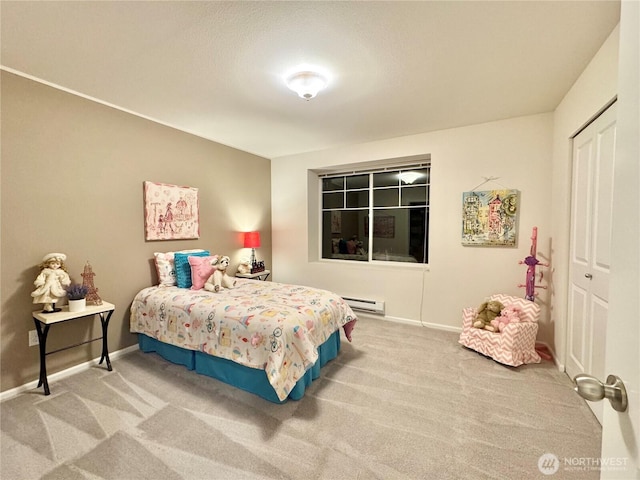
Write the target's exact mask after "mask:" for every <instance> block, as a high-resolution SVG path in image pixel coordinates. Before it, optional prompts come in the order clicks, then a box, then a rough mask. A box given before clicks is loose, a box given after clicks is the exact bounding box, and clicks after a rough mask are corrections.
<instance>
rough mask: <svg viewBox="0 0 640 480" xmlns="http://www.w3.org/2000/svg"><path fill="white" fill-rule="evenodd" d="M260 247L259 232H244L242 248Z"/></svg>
mask: <svg viewBox="0 0 640 480" xmlns="http://www.w3.org/2000/svg"><path fill="white" fill-rule="evenodd" d="M258 247H260V232H245V234H244V248H258Z"/></svg>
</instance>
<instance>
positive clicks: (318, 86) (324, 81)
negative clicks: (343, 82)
mask: <svg viewBox="0 0 640 480" xmlns="http://www.w3.org/2000/svg"><path fill="white" fill-rule="evenodd" d="M284 83H285V84H286V85H287V87H289V88H290V89H291V90H293V91H294V92H296V93H297V94H298V96H299V97H300V98H304V99H305V100H310V99H312V98H313V97H315V96H316V95H317V94H318V92H320V91H321V90H324V89H325V88H326V87H327V85H328V84H329V76H328V75H326V74H325V73H322V72H320V71H318V70H315V69H312V68H310V67H308V66H301V67H298V68H297V69H295V70H293V71H292V72H290V73H288V74H287V75H285V76H284Z"/></svg>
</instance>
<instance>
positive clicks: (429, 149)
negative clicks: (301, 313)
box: [271, 113, 553, 334]
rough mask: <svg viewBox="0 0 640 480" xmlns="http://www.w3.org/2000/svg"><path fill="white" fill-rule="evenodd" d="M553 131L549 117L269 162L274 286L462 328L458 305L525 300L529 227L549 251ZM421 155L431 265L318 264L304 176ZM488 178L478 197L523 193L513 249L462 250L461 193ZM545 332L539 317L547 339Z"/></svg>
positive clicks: (307, 182)
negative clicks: (310, 289)
mask: <svg viewBox="0 0 640 480" xmlns="http://www.w3.org/2000/svg"><path fill="white" fill-rule="evenodd" d="M552 129H553V117H552V115H551V114H550V113H549V114H540V115H532V116H526V117H519V118H514V119H510V120H503V121H499V122H491V123H485V124H481V125H473V126H469V127H463V128H454V129H449V130H442V131H437V132H431V133H423V134H420V135H410V136H406V137H400V138H394V139H390V140H385V141H379V142H371V143H366V144H361V145H353V146H347V147H342V148H336V149H331V150H326V151H321V152H313V153H307V154H302V155H296V156H292V157H282V158H277V159H274V160H273V161H272V174H271V175H272V194H271V195H272V208H273V243H274V249H273V258H274V264H275V265H277V269H276V271H275V272H274V275H275V276H274V279H275V280H276V281H284V282H292V283H308V284H312V285H316V286H319V287H323V288H327V289H331V290H333V291H335V292H337V293H339V294H342V295H346V296H355V297H360V298H371V299H375V300H384V301H385V302H386V310H387V312H386V314H387V317H388V318H390V319H394V320H397V321H404V322H410V323H419V322H421V323H423V324H424V325H430V326H436V327H439V328H447V329H452V330H454V329H459V327H460V326H461V311H462V309H463V308H464V307H466V306H476V305H479V304H480V303H481V302H482V301H483V299H484V298H485V297H486V296H488V295H490V294H492V293H496V292H503V293H508V294H513V295H518V296H520V295H524V291H523V289H519V288H518V284H519V283H523V282H524V279H525V272H526V268H524V267H523V266H522V265H519V264H518V262H519V261H520V260H523V259H524V258H525V257H526V256H527V255H528V252H529V248H530V244H531V242H530V237H531V230H532V227H534V226H537V227H538V229H539V239H538V247H539V248H538V250H539V252H541V253H542V254H543V255H547V256H548V255H549V253H550V252H549V245H550V240H549V238H550V237H549V236H550V211H551V207H552V205H551V198H550V187H551V146H552V144H551V139H552ZM419 154H431V162H432V170H431V172H432V173H431V180H432V187H431V198H430V200H431V210H430V248H429V250H430V252H429V258H430V264H429V266H428V267H427V268H423V267H420V266H417V265H410V264H396V265H377V266H376V265H368V264H362V263H360V262H343V261H338V260H316V259H317V257H318V255H317V253H316V252H313V251H311V250H310V249H312V248H314V247H313V245H317V236H318V235H319V222H318V221H316V220H315V219H314V218H313V213H314V211H315V209H316V208H317V207H315V206H312V207H308V205H309V204H310V200H309V197H311V201H312V202H313V200H314V199H317V196H318V194H317V193H315V192H317V190H315V191H314V188H316V189H317V181H315V182H314V180H313V178H311V179H310V180H308V177H309V173H308V172H309V170H314V169H320V168H325V167H330V166H334V165H340V164H352V163H359V162H366V161H372V160H380V159H385V158H398V157H406V156H412V155H419ZM489 176H496V177H499V179H498V180H497V183H496V182H491V183H488V184H486V185H483V186H482V187H481V189H482V190H491V189H495V188H501V186H506V187H508V188H514V189H518V190H520V192H521V208H520V221H519V229H518V236H519V240H518V245H517V247H515V248H495V247H494V248H479V247H463V246H462V245H461V222H462V193H463V192H465V191H469V190H472V189H474V187H476V186H477V185H478V184H480V183H482V182H483V180H484V179H483V177H489ZM309 192H312V193H311V194H310V193H309ZM316 203H317V200H316ZM314 237H316V238H314ZM541 301H542V302H543V303H545V304H546V292H544V291H543V292H541ZM548 328H550V327H549V324H548V321H546V317H545V321H543V323H542V331H543V334H544V331H545V330H546V329H548Z"/></svg>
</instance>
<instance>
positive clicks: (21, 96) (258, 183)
mask: <svg viewBox="0 0 640 480" xmlns="http://www.w3.org/2000/svg"><path fill="white" fill-rule="evenodd" d="M1 81H2V92H1V93H2V96H1V98H2V118H1V120H2V124H1V128H2V132H1V133H2V164H1V167H2V177H1V186H2V191H1V192H2V197H1V209H2V210H1V211H2V217H1V233H2V237H1V240H2V244H1V267H2V273H1V286H2V289H1V295H2V297H1V308H2V310H1V313H2V317H1V320H0V327H1V336H0V338H1V350H0V355H1V377H0V383H1V388H2V391H5V390H8V389H11V388H13V387H16V386H19V385H23V384H25V383H28V382H30V381H33V380H37V378H38V372H39V361H38V358H39V357H38V347H28V331H29V330H32V329H34V324H33V321H32V319H31V312H32V311H33V310H36V309H37V308H39V307H40V306H39V305H33V304H32V303H31V297H30V292H31V291H32V290H33V281H34V279H35V277H36V275H37V274H38V271H39V270H38V268H37V264H38V263H39V262H40V261H41V259H42V257H43V255H44V254H46V253H48V252H52V251H61V252H63V253H66V254H67V255H68V261H67V267H68V270H69V273H70V274H71V276H72V277H75V278H76V279H77V280H78V281H81V280H82V278H81V277H80V273H81V272H82V268H83V266H84V263H85V262H86V261H87V260H89V261H90V262H91V264H92V266H93V269H94V271H95V273H96V277H95V284H96V286H97V287H98V288H99V293H100V295H101V296H102V298H103V299H105V300H107V301H109V302H111V303H114V304H116V311H115V313H114V315H113V317H112V320H111V325H110V328H109V337H108V338H109V346H110V351H112V352H113V351H116V350H119V349H122V348H124V347H127V346H130V345H132V344H134V343H135V341H136V339H135V337H134V336H133V335H131V334H130V333H129V327H128V315H129V305H130V303H131V301H132V299H133V297H134V295H135V294H136V292H137V291H138V290H139V289H141V288H143V287H146V286H148V285H151V282H152V279H155V275H154V274H153V269H152V267H151V264H150V259H151V258H152V257H153V252H154V251H172V250H177V249H184V248H200V247H202V248H207V249H210V250H211V251H213V252H215V253H224V254H228V255H230V256H231V257H232V266H233V270H234V271H235V267H236V266H237V263H238V262H239V261H240V260H241V259H242V258H244V257H246V256H247V255H248V251H247V250H245V249H242V245H241V242H240V240H239V232H242V231H246V230H252V229H258V230H260V231H261V233H262V247H261V248H260V249H259V251H258V254H259V257H260V258H261V259H264V260H265V261H266V263H267V265H271V214H270V191H271V182H270V162H269V160H267V159H264V158H260V157H257V156H254V155H251V154H248V153H245V152H241V151H238V150H235V149H232V148H229V147H226V146H223V145H220V144H217V143H214V142H211V141H207V140H204V139H202V138H198V137H195V136H192V135H189V134H186V133H183V132H179V131H177V130H174V129H171V128H168V127H165V126H162V125H158V124H156V123H153V122H151V121H147V120H144V119H141V118H139V117H136V116H133V115H130V114H128V113H124V112H122V111H119V110H116V109H114V108H110V107H107V106H104V105H101V104H98V103H94V102H92V101H89V100H86V99H83V98H81V97H78V96H74V95H71V94H69V93H65V92H63V91H60V90H56V89H54V88H51V87H49V86H45V85H42V84H39V83H36V82H34V81H31V80H27V79H25V78H21V77H19V76H16V75H13V74H10V73H6V72H2V77H1ZM145 180H150V181H156V182H163V183H171V184H177V185H188V186H191V187H197V188H199V194H200V234H201V236H200V239H197V240H182V241H162V242H147V241H145V239H144V221H143V193H142V192H143V190H142V185H143V182H144V181H145ZM99 335H100V329H99V322H98V321H97V320H95V321H92V320H90V319H87V320H82V321H77V322H73V323H70V324H65V325H57V326H54V327H52V328H51V330H50V335H49V344H50V349H54V348H56V347H59V346H62V345H65V344H67V342H72V343H75V342H76V341H82V340H83V339H88V338H95V337H98V336H99ZM99 343H100V342H93V343H92V344H88V345H83V346H81V347H78V348H74V349H70V350H66V351H64V352H60V353H56V354H55V355H50V356H49V357H48V368H49V373H54V372H56V371H59V370H63V369H65V368H69V367H70V366H74V365H77V364H80V363H83V362H86V361H88V360H91V359H93V358H96V357H97V356H99V354H100V345H99Z"/></svg>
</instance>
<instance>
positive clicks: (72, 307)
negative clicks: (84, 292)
mask: <svg viewBox="0 0 640 480" xmlns="http://www.w3.org/2000/svg"><path fill="white" fill-rule="evenodd" d="M86 308H87V299H86V298H81V299H80V300H69V311H70V312H81V311H83V310H84V309H86Z"/></svg>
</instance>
